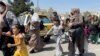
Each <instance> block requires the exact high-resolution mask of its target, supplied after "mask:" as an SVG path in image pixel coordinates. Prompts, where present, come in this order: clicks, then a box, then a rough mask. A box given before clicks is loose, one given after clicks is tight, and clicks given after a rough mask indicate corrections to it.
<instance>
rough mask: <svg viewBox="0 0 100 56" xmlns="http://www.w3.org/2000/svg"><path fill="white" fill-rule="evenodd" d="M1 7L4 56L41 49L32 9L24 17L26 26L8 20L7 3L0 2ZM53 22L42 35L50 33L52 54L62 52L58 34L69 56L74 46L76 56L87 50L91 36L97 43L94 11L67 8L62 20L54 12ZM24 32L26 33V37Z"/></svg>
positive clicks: (22, 55) (57, 55) (0, 36)
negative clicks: (52, 44) (53, 45)
mask: <svg viewBox="0 0 100 56" xmlns="http://www.w3.org/2000/svg"><path fill="white" fill-rule="evenodd" d="M0 6H1V7H2V8H4V11H3V12H0V50H1V51H2V52H3V55H4V56H12V55H13V56H29V53H34V52H38V51H41V50H42V49H43V47H44V46H45V45H46V44H45V43H44V42H43V40H42V38H41V37H40V27H42V26H40V20H39V16H38V14H37V13H33V14H32V15H31V18H30V19H29V20H28V22H27V24H26V26H22V25H20V24H19V23H18V22H16V23H11V22H13V21H14V20H13V21H11V22H10V23H11V24H9V18H6V17H5V16H6V15H7V10H8V8H7V5H5V4H4V3H0ZM52 22H53V24H54V25H53V26H52V27H51V29H50V30H49V31H48V32H47V34H46V35H45V36H44V38H47V36H48V35H50V34H52V37H53V39H54V41H55V42H56V45H55V50H56V51H55V56H63V48H62V46H61V43H60V41H61V39H62V35H63V34H65V39H68V41H69V45H68V47H69V48H68V50H69V54H68V55H69V56H75V49H76V47H77V48H78V50H79V56H82V55H83V54H84V53H87V52H88V43H89V39H91V42H92V43H98V39H99V33H100V30H99V28H100V24H99V23H100V20H99V18H98V17H97V16H95V15H89V16H88V17H83V16H82V15H81V14H80V9H79V8H73V9H71V13H70V16H69V17H68V18H66V19H64V20H62V23H61V19H60V17H59V16H58V15H57V16H54V17H53V19H52ZM26 35H29V38H28V39H26V38H27V36H26Z"/></svg>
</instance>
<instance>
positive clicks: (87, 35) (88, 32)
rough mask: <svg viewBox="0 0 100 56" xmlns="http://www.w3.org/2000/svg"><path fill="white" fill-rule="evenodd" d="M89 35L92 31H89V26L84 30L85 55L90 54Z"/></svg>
mask: <svg viewBox="0 0 100 56" xmlns="http://www.w3.org/2000/svg"><path fill="white" fill-rule="evenodd" d="M89 34H90V31H89V27H88V25H85V28H84V37H85V38H84V51H85V53H87V52H88V39H89Z"/></svg>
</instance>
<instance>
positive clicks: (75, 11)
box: [71, 8, 80, 15]
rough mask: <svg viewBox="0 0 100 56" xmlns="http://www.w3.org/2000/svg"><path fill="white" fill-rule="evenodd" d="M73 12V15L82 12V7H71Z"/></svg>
mask: <svg viewBox="0 0 100 56" xmlns="http://www.w3.org/2000/svg"><path fill="white" fill-rule="evenodd" d="M71 14H72V15H75V14H80V9H79V8H72V9H71Z"/></svg>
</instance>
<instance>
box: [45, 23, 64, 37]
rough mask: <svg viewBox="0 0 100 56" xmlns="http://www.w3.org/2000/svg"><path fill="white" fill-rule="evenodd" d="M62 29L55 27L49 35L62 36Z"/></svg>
mask: <svg viewBox="0 0 100 56" xmlns="http://www.w3.org/2000/svg"><path fill="white" fill-rule="evenodd" d="M62 29H63V27H62V26H61V25H60V26H55V25H54V26H53V27H52V28H51V29H50V30H49V31H48V33H47V34H50V33H52V34H53V35H62Z"/></svg>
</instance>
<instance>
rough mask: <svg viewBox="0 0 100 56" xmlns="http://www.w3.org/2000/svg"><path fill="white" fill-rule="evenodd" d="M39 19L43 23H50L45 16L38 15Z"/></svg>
mask: <svg viewBox="0 0 100 56" xmlns="http://www.w3.org/2000/svg"><path fill="white" fill-rule="evenodd" d="M40 20H41V21H43V23H50V20H49V19H48V18H47V17H40Z"/></svg>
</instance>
